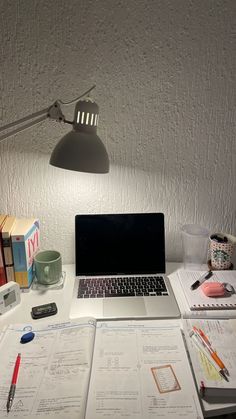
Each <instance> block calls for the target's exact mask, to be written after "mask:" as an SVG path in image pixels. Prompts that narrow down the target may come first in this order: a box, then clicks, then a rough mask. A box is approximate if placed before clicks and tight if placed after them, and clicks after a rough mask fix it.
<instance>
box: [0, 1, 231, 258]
mask: <svg viewBox="0 0 236 419" xmlns="http://www.w3.org/2000/svg"><path fill="white" fill-rule="evenodd" d="M0 19H1V20H0V48H1V52H0V57H1V58H0V59H1V66H0V68H1V75H0V97H1V100H0V125H3V124H6V123H8V122H11V121H12V120H15V119H18V118H20V117H23V116H25V115H27V114H29V113H32V112H36V111H37V110H40V109H43V108H45V107H47V106H49V105H50V104H51V103H52V102H53V101H54V100H55V99H58V98H60V99H62V100H65V101H66V100H71V99H72V98H75V97H76V96H78V95H79V94H81V93H83V92H84V91H85V90H87V89H88V88H89V87H91V86H92V84H93V83H96V85H97V88H96V90H95V91H94V94H93V97H94V99H95V100H96V102H97V103H98V104H99V106H100V125H99V129H98V134H99V136H100V137H101V138H102V139H103V141H104V143H105V145H106V147H107V149H108V152H109V155H110V158H111V172H110V173H109V174H108V175H101V176H99V175H87V174H80V173H74V172H69V171H63V170H60V169H56V168H53V167H50V166H49V165H48V161H49V157H50V151H51V150H52V149H53V146H54V145H55V144H56V142H57V139H58V138H60V137H61V136H62V135H63V134H64V133H65V132H67V131H68V128H67V127H65V126H60V125H59V124H56V123H55V124H54V123H53V122H50V121H46V122H45V123H43V124H42V125H40V126H37V127H36V128H32V129H30V130H28V131H26V132H24V133H20V134H18V135H17V136H15V137H14V138H10V139H9V140H8V141H6V142H4V143H1V144H0V168H1V171H0V197H1V202H0V212H8V213H12V214H15V215H17V216H38V217H39V219H40V220H41V231H42V247H43V248H45V249H47V248H56V249H58V250H60V251H61V252H62V254H63V262H64V263H69V262H73V260H74V216H75V214H78V213H87V212H91V213H101V212H107V213H109V212H111V213H113V212H138V211H140V212H142V211H161V212H164V213H165V217H166V252H167V258H168V259H169V260H180V259H181V246H180V244H181V235H180V226H181V224H185V223H199V224H201V225H203V226H206V227H209V228H210V230H211V231H216V230H217V231H225V232H228V233H231V234H236V193H235V190H236V142H235V97H236V96H235V74H236V63H235V23H236V2H235V0H225V1H224V0H221V1H219V0H97V1H96V0H19V1H12V0H1V1H0ZM66 112H67V117H68V118H69V117H72V115H73V107H72V108H68V109H66Z"/></svg>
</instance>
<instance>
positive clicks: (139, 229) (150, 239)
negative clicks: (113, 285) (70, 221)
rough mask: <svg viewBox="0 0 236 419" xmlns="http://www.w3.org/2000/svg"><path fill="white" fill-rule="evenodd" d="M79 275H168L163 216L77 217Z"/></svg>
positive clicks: (114, 215)
mask: <svg viewBox="0 0 236 419" xmlns="http://www.w3.org/2000/svg"><path fill="white" fill-rule="evenodd" d="M75 251H76V255H75V264H76V275H77V276H80V275H117V274H118V275H121V274H131V275H132V274H148V273H150V274H151V273H165V232H164V214H162V213H145V214H106V215H103V214H99V215H97V214H91V215H76V217H75Z"/></svg>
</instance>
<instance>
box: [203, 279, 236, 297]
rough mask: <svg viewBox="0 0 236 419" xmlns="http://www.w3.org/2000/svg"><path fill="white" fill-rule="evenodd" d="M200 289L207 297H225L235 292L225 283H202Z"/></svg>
mask: <svg viewBox="0 0 236 419" xmlns="http://www.w3.org/2000/svg"><path fill="white" fill-rule="evenodd" d="M201 289H202V291H203V292H204V294H205V295H206V296H207V297H226V296H230V295H231V294H233V293H234V292H235V291H234V288H233V287H232V285H230V284H228V283H225V282H223V283H221V282H204V284H202V285H201Z"/></svg>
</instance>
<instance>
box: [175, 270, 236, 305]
mask: <svg viewBox="0 0 236 419" xmlns="http://www.w3.org/2000/svg"><path fill="white" fill-rule="evenodd" d="M203 273H204V272H200V271H187V270H179V271H178V276H179V281H180V284H181V287H182V289H183V292H184V295H185V297H186V300H187V303H188V305H189V308H190V310H235V309H236V293H234V294H231V295H229V296H226V297H218V298H212V297H207V296H206V295H205V294H204V293H203V291H202V289H201V286H200V287H198V288H197V289H196V290H191V288H190V287H191V285H192V284H193V283H194V282H195V281H197V280H198V279H199V277H200V276H201V275H202V274H203ZM207 281H208V282H221V283H223V282H226V283H229V284H231V285H232V286H233V287H234V289H235V292H236V271H214V273H213V276H212V277H211V278H210V279H208V280H207Z"/></svg>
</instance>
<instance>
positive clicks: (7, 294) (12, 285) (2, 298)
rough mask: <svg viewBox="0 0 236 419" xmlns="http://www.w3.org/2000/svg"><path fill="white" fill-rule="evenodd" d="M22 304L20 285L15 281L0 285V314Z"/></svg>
mask: <svg viewBox="0 0 236 419" xmlns="http://www.w3.org/2000/svg"><path fill="white" fill-rule="evenodd" d="M17 304H20V286H19V284H17V283H16V282H14V281H9V282H8V283H7V284H5V285H2V286H1V287H0V314H4V313H6V312H7V311H8V310H11V309H12V308H13V307H15V306H16V305H17Z"/></svg>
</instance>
